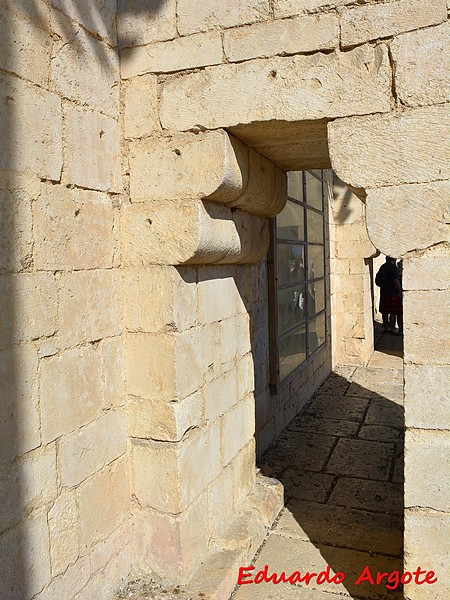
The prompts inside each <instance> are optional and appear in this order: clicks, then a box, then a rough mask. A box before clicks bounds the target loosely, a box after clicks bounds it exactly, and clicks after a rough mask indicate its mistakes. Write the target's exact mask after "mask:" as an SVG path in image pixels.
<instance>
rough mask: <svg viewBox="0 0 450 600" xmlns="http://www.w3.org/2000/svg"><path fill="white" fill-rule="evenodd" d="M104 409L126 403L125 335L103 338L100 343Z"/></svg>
mask: <svg viewBox="0 0 450 600" xmlns="http://www.w3.org/2000/svg"><path fill="white" fill-rule="evenodd" d="M99 351H100V360H101V372H102V376H101V378H102V384H103V400H102V406H103V409H104V410H108V409H110V408H115V407H118V406H123V405H124V404H125V358H124V337H123V336H120V337H119V336H118V337H113V338H108V339H105V340H103V342H102V343H101V345H100V350H99Z"/></svg>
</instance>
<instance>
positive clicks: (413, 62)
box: [391, 24, 450, 106]
mask: <svg viewBox="0 0 450 600" xmlns="http://www.w3.org/2000/svg"><path fill="white" fill-rule="evenodd" d="M391 52H392V57H393V59H394V75H395V89H396V92H397V96H398V98H399V99H400V101H401V102H402V104H404V105H406V106H425V105H428V104H440V103H444V102H446V100H447V98H448V92H449V89H448V78H447V74H448V73H447V57H448V55H449V53H450V48H449V42H448V26H447V25H446V24H444V25H440V26H438V27H432V28H430V29H423V30H420V31H413V32H411V33H406V34H405V35H400V36H398V37H396V38H395V39H394V40H393V41H392V43H391ZM430 65H432V68H430Z"/></svg>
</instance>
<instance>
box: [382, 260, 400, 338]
mask: <svg viewBox="0 0 450 600" xmlns="http://www.w3.org/2000/svg"><path fill="white" fill-rule="evenodd" d="M375 283H376V284H377V285H378V286H379V288H380V313H381V316H382V317H383V331H389V330H390V332H391V333H392V334H394V335H395V334H396V331H395V320H396V319H397V322H398V334H397V335H403V306H402V278H401V275H400V271H399V270H398V268H397V265H396V264H395V258H392V257H391V256H386V262H385V263H384V265H381V267H380V269H379V271H378V273H377V275H376V277H375Z"/></svg>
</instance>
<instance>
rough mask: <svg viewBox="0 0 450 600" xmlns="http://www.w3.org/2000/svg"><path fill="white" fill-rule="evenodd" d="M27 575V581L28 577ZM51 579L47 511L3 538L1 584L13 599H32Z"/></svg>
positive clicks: (0, 564) (44, 510)
mask: <svg viewBox="0 0 450 600" xmlns="http://www.w3.org/2000/svg"><path fill="white" fill-rule="evenodd" d="M25 573H26V577H25ZM50 579H51V574H50V549H49V536H48V526H47V511H46V509H41V510H36V511H34V512H32V513H31V515H30V516H29V517H28V518H27V519H26V520H25V521H24V522H23V523H21V524H20V525H19V526H17V527H15V528H13V529H9V530H8V531H7V532H6V533H5V534H4V535H2V536H1V538H0V582H1V586H2V587H1V589H2V592H3V591H5V592H7V593H8V597H10V598H31V597H34V595H35V594H37V593H38V592H40V591H41V590H42V589H43V588H44V587H45V586H46V585H47V584H48V583H49V582H50Z"/></svg>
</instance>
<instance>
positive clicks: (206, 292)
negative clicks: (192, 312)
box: [197, 267, 245, 324]
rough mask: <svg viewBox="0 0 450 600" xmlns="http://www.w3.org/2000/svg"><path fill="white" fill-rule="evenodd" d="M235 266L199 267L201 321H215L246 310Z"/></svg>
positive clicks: (199, 309)
mask: <svg viewBox="0 0 450 600" xmlns="http://www.w3.org/2000/svg"><path fill="white" fill-rule="evenodd" d="M235 274H236V270H235V269H234V268H233V267H226V268H224V267H215V268H214V267H205V268H200V269H199V281H198V286H197V287H198V311H199V312H198V315H199V321H200V323H205V324H206V323H214V322H215V321H221V320H223V319H226V318H228V317H234V316H235V315H237V314H239V313H243V312H245V306H244V302H243V300H242V298H241V296H240V293H239V288H238V287H237V282H236V279H235Z"/></svg>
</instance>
